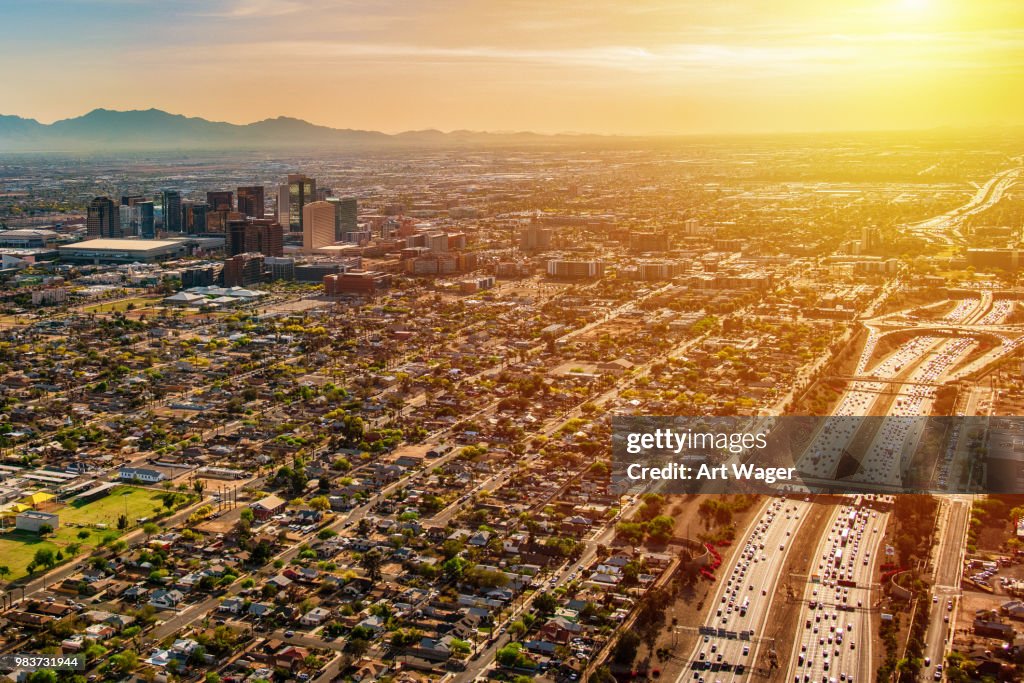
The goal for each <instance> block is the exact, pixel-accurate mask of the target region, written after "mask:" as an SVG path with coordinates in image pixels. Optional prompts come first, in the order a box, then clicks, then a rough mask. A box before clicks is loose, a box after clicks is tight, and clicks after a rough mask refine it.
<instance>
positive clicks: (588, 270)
mask: <svg viewBox="0 0 1024 683" xmlns="http://www.w3.org/2000/svg"><path fill="white" fill-rule="evenodd" d="M547 270H548V276H550V277H553V278H559V279H565V280H583V279H598V278H601V277H604V263H603V262H601V261H570V260H564V259H554V260H551V261H548V267H547Z"/></svg>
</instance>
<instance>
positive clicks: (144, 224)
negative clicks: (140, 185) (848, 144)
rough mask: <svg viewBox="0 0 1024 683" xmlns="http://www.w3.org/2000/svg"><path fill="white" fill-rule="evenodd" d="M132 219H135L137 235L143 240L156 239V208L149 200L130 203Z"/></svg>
mask: <svg viewBox="0 0 1024 683" xmlns="http://www.w3.org/2000/svg"><path fill="white" fill-rule="evenodd" d="M131 208H132V209H133V210H134V213H133V216H132V219H133V220H135V221H137V225H138V235H139V237H141V238H142V239H144V240H152V239H156V210H155V208H154V206H153V202H151V201H149V200H145V201H137V202H135V203H134V204H132V206H131Z"/></svg>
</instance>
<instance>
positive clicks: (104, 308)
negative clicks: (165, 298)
mask: <svg viewBox="0 0 1024 683" xmlns="http://www.w3.org/2000/svg"><path fill="white" fill-rule="evenodd" d="M159 301H160V299H155V298H141V297H135V298H132V299H122V300H120V301H111V302H110V303H105V304H95V305H93V306H86V307H85V308H84V309H82V310H83V311H85V312H86V313H124V312H125V311H127V310H128V307H129V306H132V310H140V309H143V308H146V307H148V306H153V305H154V304H156V303H158V302H159Z"/></svg>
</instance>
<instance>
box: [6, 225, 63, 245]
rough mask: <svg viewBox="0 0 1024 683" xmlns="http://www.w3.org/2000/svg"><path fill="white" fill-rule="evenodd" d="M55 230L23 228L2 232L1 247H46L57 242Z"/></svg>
mask: <svg viewBox="0 0 1024 683" xmlns="http://www.w3.org/2000/svg"><path fill="white" fill-rule="evenodd" d="M57 237H58V235H57V233H55V232H54V231H53V230H37V229H33V228H23V229H18V230H5V231H3V232H0V247H9V248H12V249H46V248H49V247H52V246H53V245H54V244H56V243H57Z"/></svg>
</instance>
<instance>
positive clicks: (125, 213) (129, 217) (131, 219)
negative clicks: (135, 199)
mask: <svg viewBox="0 0 1024 683" xmlns="http://www.w3.org/2000/svg"><path fill="white" fill-rule="evenodd" d="M117 213H118V217H119V219H120V224H121V236H122V237H129V236H134V235H135V226H136V225H138V220H137V218H138V214H139V212H138V211H137V210H136V209H135V207H134V206H127V205H125V204H122V205H121V206H119V207H117Z"/></svg>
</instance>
